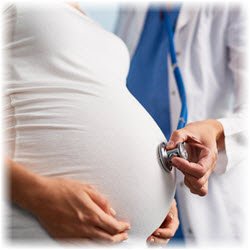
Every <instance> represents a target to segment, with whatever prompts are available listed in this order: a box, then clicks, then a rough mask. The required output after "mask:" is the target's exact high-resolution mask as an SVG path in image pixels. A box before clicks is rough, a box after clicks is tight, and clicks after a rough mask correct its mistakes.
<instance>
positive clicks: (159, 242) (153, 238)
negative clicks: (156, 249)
mask: <svg viewBox="0 0 250 250" xmlns="http://www.w3.org/2000/svg"><path fill="white" fill-rule="evenodd" d="M169 240H170V239H163V238H159V237H157V236H150V237H149V238H148V239H147V243H148V244H150V245H154V244H155V245H166V244H167V243H168V242H169Z"/></svg>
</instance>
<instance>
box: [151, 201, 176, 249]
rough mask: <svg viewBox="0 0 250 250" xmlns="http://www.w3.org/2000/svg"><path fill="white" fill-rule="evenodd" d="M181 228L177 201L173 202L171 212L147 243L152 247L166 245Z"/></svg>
mask: <svg viewBox="0 0 250 250" xmlns="http://www.w3.org/2000/svg"><path fill="white" fill-rule="evenodd" d="M178 226H179V218H178V210H177V206H176V201H175V200H173V202H172V204H171V207H170V211H169V213H168V214H167V217H166V218H165V220H164V221H163V223H162V224H161V226H160V227H159V228H157V229H156V230H155V231H154V232H153V233H152V235H150V236H149V237H148V238H147V242H148V244H150V245H155V244H156V245H166V244H167V243H168V242H169V241H170V239H171V238H172V237H173V236H174V235H175V232H176V230H177V229H178Z"/></svg>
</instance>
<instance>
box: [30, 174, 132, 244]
mask: <svg viewBox="0 0 250 250" xmlns="http://www.w3.org/2000/svg"><path fill="white" fill-rule="evenodd" d="M43 187H44V188H43V190H42V191H41V192H40V195H39V197H37V199H38V202H37V204H36V205H35V206H33V209H32V212H33V213H34V214H35V215H36V216H37V218H38V220H39V221H40V223H41V225H42V226H43V227H44V228H45V229H46V230H47V232H48V233H49V234H50V235H51V236H52V237H54V238H57V239H65V238H68V239H73V238H78V239H83V238H85V239H86V238H87V239H90V240H95V241H99V240H100V241H106V242H110V243H116V242H121V241H123V240H126V239H127V238H128V234H127V230H129V229H130V225H129V224H128V223H126V222H122V221H118V220H116V219H115V218H114V215H115V211H114V210H113V209H112V208H111V206H110V204H109V203H108V201H107V200H106V199H105V198H104V197H103V196H102V195H101V194H100V193H99V192H98V191H97V190H96V189H95V188H94V187H92V186H90V185H87V184H83V183H80V182H77V181H74V180H69V179H62V178H44V179H43Z"/></svg>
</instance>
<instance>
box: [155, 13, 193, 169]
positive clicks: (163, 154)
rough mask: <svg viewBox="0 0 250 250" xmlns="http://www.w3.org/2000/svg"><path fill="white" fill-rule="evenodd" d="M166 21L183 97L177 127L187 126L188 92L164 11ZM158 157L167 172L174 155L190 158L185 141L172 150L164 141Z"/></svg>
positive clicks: (173, 64)
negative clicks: (167, 148)
mask: <svg viewBox="0 0 250 250" xmlns="http://www.w3.org/2000/svg"><path fill="white" fill-rule="evenodd" d="M164 22H165V26H166V30H167V36H168V41H169V48H170V57H171V65H172V70H173V73H174V78H175V81H176V84H177V87H178V91H179V95H180V99H181V104H182V105H181V112H180V116H179V121H178V126H177V129H180V128H183V127H185V125H186V123H187V116H188V112H187V105H186V93H185V88H184V84H183V80H182V76H181V72H180V69H179V66H178V63H177V58H176V52H175V46H174V35H173V31H172V27H171V25H170V21H169V17H168V15H167V13H164ZM157 151H158V157H159V161H160V163H161V165H162V167H163V169H164V170H165V171H166V172H170V171H171V170H172V168H173V165H172V162H171V159H172V158H173V157H181V158H183V159H186V160H187V159H188V153H187V150H186V148H185V143H179V144H178V145H177V147H176V148H175V149H172V150H168V151H167V150H166V143H165V142H162V143H161V144H160V145H159V146H158V150H157Z"/></svg>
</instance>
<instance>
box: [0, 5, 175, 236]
mask: <svg viewBox="0 0 250 250" xmlns="http://www.w3.org/2000/svg"><path fill="white" fill-rule="evenodd" d="M22 6H23V5H22ZM15 11H16V12H15V15H14V16H15V17H14V18H13V19H12V21H13V22H14V26H13V27H14V28H13V32H12V38H11V40H10V41H9V43H8V45H7V53H9V55H8V59H7V60H6V62H7V67H8V69H7V71H8V73H9V76H8V78H7V84H6V86H5V90H4V91H5V100H6V105H5V113H6V115H5V120H6V122H7V132H8V133H6V134H7V136H6V141H7V145H8V146H7V151H8V153H9V154H10V156H11V157H13V159H14V160H15V161H17V162H19V163H21V164H23V165H24V166H26V167H27V168H29V169H31V170H32V171H34V172H35V173H38V174H41V175H45V176H61V177H66V178H73V179H77V180H79V181H84V182H88V183H91V184H93V185H95V186H96V187H97V188H98V189H99V191H100V192H101V193H103V194H104V195H106V197H107V198H108V200H109V201H110V202H111V204H112V206H113V207H114V208H115V209H116V210H117V214H118V217H119V218H122V219H125V220H128V221H130V222H131V225H132V229H131V232H130V236H131V238H133V237H142V238H144V239H146V237H147V236H149V235H150V234H151V233H152V232H153V231H154V230H155V229H156V228H157V227H158V226H160V224H161V222H162V221H163V219H164V218H165V216H166V214H167V212H168V209H169V207H170V203H171V200H172V198H173V195H174V189H175V176H174V173H165V172H164V171H163V170H162V168H161V166H160V165H159V163H158V161H157V146H158V144H159V143H160V142H161V141H164V140H165V138H164V136H163V134H162V132H161V131H160V129H159V128H158V126H157V125H156V124H155V122H154V121H153V119H152V118H151V117H150V116H149V115H148V113H147V112H146V111H145V110H144V109H143V108H142V107H141V105H140V104H139V103H138V102H137V101H136V100H135V99H134V98H133V97H132V96H131V95H130V94H129V92H128V90H127V89H126V86H125V83H126V75H127V71H128V67H129V56H128V52H127V49H126V47H125V45H124V44H123V43H122V42H121V41H120V40H119V39H118V38H117V37H115V36H114V35H112V34H110V33H108V32H106V31H105V30H103V29H102V28H101V27H99V26H98V25H97V24H96V23H94V22H93V21H92V20H90V19H89V18H88V17H86V16H85V15H83V14H81V13H80V12H78V11H77V10H75V9H73V8H72V7H70V6H68V5H66V4H63V5H62V4H59V5H55V6H54V5H52V6H50V7H48V6H45V5H39V6H38V5H37V6H35V7H34V6H31V7H28V6H26V7H25V6H24V7H20V6H17V7H16V8H15ZM142 84H143V83H142ZM12 218H14V220H12V226H11V227H12V231H13V232H14V233H13V235H14V237H15V236H17V237H20V235H22V233H21V234H19V233H20V232H21V231H20V230H19V229H20V228H22V231H23V232H25V230H26V232H27V235H29V232H31V231H32V232H33V233H34V232H35V231H36V228H37V230H38V231H37V232H39V233H38V235H39V234H40V233H41V228H39V226H38V224H36V222H35V221H34V220H33V219H32V217H30V216H29V215H28V214H23V213H22V212H21V211H19V210H18V209H17V208H13V210H12ZM38 228H39V229H38ZM18 235H19V236H18ZM38 237H39V236H38Z"/></svg>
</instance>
